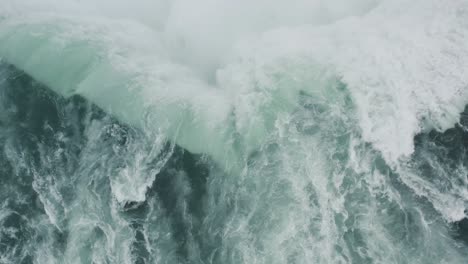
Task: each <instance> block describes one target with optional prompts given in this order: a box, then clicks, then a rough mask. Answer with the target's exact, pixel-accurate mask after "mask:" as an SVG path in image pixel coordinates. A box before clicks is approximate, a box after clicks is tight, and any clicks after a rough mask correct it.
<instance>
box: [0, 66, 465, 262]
mask: <svg viewBox="0 0 468 264" xmlns="http://www.w3.org/2000/svg"><path fill="white" fill-rule="evenodd" d="M1 69H2V71H3V74H2V75H3V76H9V77H8V78H6V79H3V80H0V100H1V101H0V107H1V109H0V145H1V146H2V151H0V204H1V207H0V255H1V256H2V258H1V259H0V263H38V262H39V263H41V261H40V260H39V261H38V260H37V259H34V258H35V256H37V251H38V250H39V251H40V250H44V249H45V248H47V249H48V250H49V251H48V252H46V253H47V254H48V256H53V257H55V258H57V259H60V258H61V256H62V254H64V252H65V251H67V250H68V251H69V250H70V249H69V246H70V243H74V241H70V234H69V230H67V229H66V228H65V226H66V225H67V223H68V221H69V220H68V215H69V214H70V212H69V210H68V208H74V207H76V206H83V205H77V204H76V203H83V204H86V203H88V201H87V200H86V199H85V200H80V199H79V198H77V197H79V196H80V193H79V192H81V191H79V190H77V187H76V186H79V185H83V182H85V185H86V186H87V188H86V189H88V190H89V192H90V194H87V195H91V194H92V195H96V197H98V198H97V199H98V200H100V201H104V202H103V203H115V200H114V198H113V197H112V191H111V190H110V188H111V187H110V182H109V177H108V176H107V175H110V174H112V173H113V170H118V169H119V168H120V166H119V164H125V163H126V159H127V158H128V157H129V156H132V151H134V145H133V144H134V142H135V141H141V140H143V141H144V139H142V138H144V135H142V134H141V133H140V132H139V131H135V130H134V129H132V128H130V127H127V126H125V125H123V124H120V123H119V122H117V121H116V120H114V119H113V118H112V117H110V116H108V115H106V114H105V113H103V112H102V111H100V110H99V109H97V108H96V107H94V106H93V105H92V104H90V103H88V102H86V101H84V100H83V99H81V98H78V97H73V98H71V99H69V100H64V99H62V98H60V97H58V96H56V95H55V94H53V93H51V92H49V91H48V90H47V89H46V88H45V87H43V86H42V85H40V84H39V83H37V82H35V81H34V80H32V79H31V78H29V77H28V76H27V75H25V74H24V73H21V72H19V71H17V70H15V69H13V68H12V67H6V66H3V67H2V68H1ZM5 73H6V74H5ZM95 125H97V126H99V129H100V131H102V133H99V135H98V136H97V137H95V138H92V139H90V138H89V134H87V133H86V131H87V129H89V128H90V127H92V126H95ZM91 141H92V142H91ZM90 142H91V143H90ZM415 142H416V151H415V154H414V157H413V161H412V166H413V167H414V168H417V169H418V170H419V171H422V172H423V174H422V175H423V177H424V179H425V180H426V181H428V182H433V183H434V184H435V185H437V186H438V188H440V189H442V190H443V189H444V188H446V190H447V191H450V190H451V189H452V188H454V186H452V185H453V178H450V180H449V179H447V180H445V181H444V177H452V175H450V172H453V171H456V170H457V168H460V167H468V159H467V155H468V108H467V109H466V110H465V112H464V113H463V114H462V118H461V120H460V123H459V124H458V125H456V126H455V128H452V129H449V130H448V131H446V132H444V133H439V132H435V131H431V132H429V133H425V134H420V135H418V136H417V137H416V138H415ZM89 145H94V146H95V147H97V148H99V151H97V152H95V153H98V155H99V157H96V158H95V159H96V160H98V161H99V162H98V163H96V164H93V165H92V166H89V167H88V168H86V169H83V168H82V167H81V166H82V165H81V164H80V160H82V159H83V156H84V155H89V153H90V149H89V148H90V147H89ZM140 147H141V146H140ZM172 147H173V146H171V145H170V144H169V143H167V146H166V150H165V151H166V152H170V151H173V153H172V154H171V155H170V158H169V160H168V161H167V163H165V165H164V167H163V169H162V170H161V172H160V173H158V175H157V177H156V179H155V181H154V182H153V184H152V186H151V188H150V189H149V191H148V192H147V193H146V200H145V201H143V202H129V203H124V204H117V205H116V207H115V208H116V212H113V211H112V210H110V211H109V212H107V211H106V210H109V209H106V208H101V209H99V208H98V209H97V210H101V211H103V212H105V213H104V214H112V213H116V214H118V215H119V217H120V218H121V219H125V221H126V222H127V223H129V228H130V231H129V234H131V236H132V239H131V242H129V245H130V254H131V255H132V256H133V257H132V259H133V261H134V263H153V262H156V260H155V257H154V255H155V254H154V252H150V249H151V247H148V243H149V242H148V239H149V238H148V235H147V233H148V232H149V231H148V228H150V227H151V225H153V224H154V221H156V222H157V221H160V220H159V219H160V218H157V217H156V218H155V217H154V215H155V211H159V212H164V215H165V217H164V219H165V221H166V222H165V223H162V224H160V225H162V226H164V225H166V226H167V232H168V234H169V236H170V237H171V241H176V242H175V243H172V242H165V240H164V239H162V240H158V241H157V243H158V246H161V243H162V244H164V243H168V246H167V247H166V248H167V250H168V251H170V252H171V254H172V255H173V256H174V257H173V258H172V261H173V262H186V261H188V259H189V256H193V252H192V251H193V250H194V249H193V247H192V245H193V244H196V245H197V246H198V250H199V252H206V253H201V254H200V256H199V258H200V259H204V260H209V259H210V258H211V257H212V253H210V252H215V251H216V248H217V246H218V245H217V243H219V242H218V241H217V240H211V241H210V240H206V239H203V237H202V236H203V232H202V225H203V221H204V218H205V217H206V214H207V212H205V209H204V203H205V202H206V201H205V200H204V199H205V195H206V188H207V178H208V175H209V170H210V166H212V165H210V164H212V163H210V162H209V161H208V159H207V158H206V157H202V156H197V155H192V154H190V153H188V152H187V151H184V150H183V149H180V148H178V147H177V146H174V149H172ZM154 163H157V161H156V160H155V161H154ZM151 164H152V163H151V162H147V164H146V167H147V168H146V169H147V173H152V170H151V167H152V165H151ZM83 170H84V172H85V173H77V171H83ZM103 171H106V172H107V175H106V174H105V173H103ZM441 174H443V176H444V177H440V175H441ZM454 175H455V173H454ZM456 175H457V176H453V177H461V178H460V181H462V180H463V177H467V175H466V174H464V175H463V174H460V173H456ZM181 184H182V185H184V184H185V185H184V186H188V187H187V188H188V191H187V192H186V193H184V194H183V195H181V193H180V192H181V187H180V186H181ZM460 184H461V185H462V183H460ZM395 185H396V186H400V187H401V188H402V189H404V188H406V187H405V186H404V185H403V184H401V183H399V182H398V180H396V182H395ZM184 188H185V187H184ZM182 189H183V188H182ZM407 192H409V191H407ZM156 200H157V201H158V202H157V203H156V202H155V201H156ZM77 201H78V202H77ZM422 203H424V201H423V202H422ZM84 207H85V208H86V206H84ZM88 207H89V208H92V205H88ZM46 210H49V211H48V212H46ZM51 215H52V216H53V218H54V219H55V220H54V221H51V218H50V217H51ZM156 215H157V214H156ZM187 218H190V220H189V221H188V220H187ZM450 227H451V235H452V236H453V238H454V239H456V240H458V241H460V243H466V244H468V220H467V219H464V220H462V221H459V222H456V223H452V224H450ZM104 230H105V229H104V228H103V227H99V226H97V227H96V228H95V229H94V231H93V234H92V236H90V241H88V242H86V241H85V242H84V244H83V243H82V244H79V245H77V246H79V247H82V248H83V251H88V250H87V249H86V247H90V248H92V247H93V246H95V245H94V244H93V243H94V242H93V241H91V240H96V241H100V239H101V237H105V233H104V232H105V231H104ZM163 248H164V245H163ZM80 252H81V251H80ZM78 255H79V257H80V261H81V262H82V263H92V262H94V261H95V260H94V259H93V258H92V257H91V256H89V255H87V254H86V253H79V254H78ZM103 261H104V263H114V262H115V260H113V259H111V258H109V257H108V256H107V257H106V256H105V257H104V260H103ZM362 261H364V260H362ZM371 262H372V261H369V263H371ZM96 263H97V262H96ZM355 263H359V261H358V262H355Z"/></svg>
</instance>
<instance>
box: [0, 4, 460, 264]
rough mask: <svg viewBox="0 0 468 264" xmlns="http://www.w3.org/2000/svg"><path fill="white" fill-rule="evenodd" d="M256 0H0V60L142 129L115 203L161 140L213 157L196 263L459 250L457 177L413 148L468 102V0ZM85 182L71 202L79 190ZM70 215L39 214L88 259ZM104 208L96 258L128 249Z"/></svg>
mask: <svg viewBox="0 0 468 264" xmlns="http://www.w3.org/2000/svg"><path fill="white" fill-rule="evenodd" d="M252 2H253V1H244V0H242V1H227V0H226V1H214V0H205V1H197V2H195V1H136V2H131V3H130V2H128V1H123V0H121V1H112V2H111V1H100V2H97V3H96V1H88V0H85V1H8V0H2V1H1V2H0V5H1V6H2V9H1V10H0V57H1V58H2V59H3V60H4V61H5V62H6V63H10V64H13V65H14V66H15V67H16V68H18V69H21V70H24V71H25V72H26V73H27V74H29V75H30V76H32V77H33V78H34V79H36V80H38V81H39V82H41V83H43V84H45V85H46V86H47V87H49V88H50V89H52V90H53V91H55V92H56V93H58V94H60V95H62V96H64V97H70V96H72V95H80V96H82V97H84V98H86V99H87V100H89V101H90V102H92V103H94V104H96V105H97V106H99V107H100V108H102V109H103V110H105V111H106V112H107V113H109V114H111V115H112V116H114V117H116V118H117V119H118V120H119V121H121V122H123V123H125V124H127V125H130V126H133V127H136V128H137V129H139V130H140V131H143V133H144V134H145V135H146V137H148V138H150V139H151V140H150V141H149V142H151V143H148V142H147V141H143V142H138V143H136V145H135V146H134V149H132V150H128V153H129V154H128V155H131V156H132V158H131V160H132V161H131V162H129V164H130V165H128V166H124V168H123V169H121V170H119V171H118V173H116V174H111V175H109V177H110V188H111V191H112V197H114V198H115V200H111V201H108V203H112V202H116V203H123V202H126V201H136V202H142V201H145V199H146V191H147V189H148V188H149V187H150V186H151V185H152V184H153V181H154V179H155V177H157V175H156V174H157V173H158V172H159V170H160V166H163V165H164V164H165V162H166V159H167V157H166V156H165V154H164V155H163V154H161V153H163V147H164V141H165V140H169V141H170V142H172V143H174V144H176V145H178V146H180V147H182V148H184V149H186V150H188V151H190V152H192V153H196V154H206V155H207V156H208V157H209V158H210V159H212V160H213V161H214V162H215V166H216V167H217V168H212V171H211V172H210V176H209V181H208V183H207V194H206V198H205V204H204V208H205V209H204V210H205V212H206V215H205V216H204V218H203V219H202V224H200V227H199V230H198V231H197V232H199V233H198V234H197V235H199V236H202V237H203V238H201V239H199V240H196V239H195V238H192V239H194V241H191V240H190V241H188V242H187V243H188V244H189V246H188V247H189V248H190V249H189V250H188V252H189V253H188V256H187V257H186V260H185V261H187V262H189V263H194V262H201V263H202V262H210V261H212V262H213V263H287V262H290V263H349V262H353V263H367V262H369V263H442V262H447V263H462V262H463V261H466V259H465V258H466V256H465V255H464V254H463V253H462V252H463V250H460V247H462V246H461V245H458V244H457V243H458V242H455V240H453V239H452V238H450V235H449V233H450V232H449V230H448V227H447V223H448V222H453V221H458V220H461V219H462V218H463V217H466V215H465V210H466V207H467V204H468V193H467V191H466V186H467V184H466V182H465V183H464V185H462V187H460V188H455V187H454V188H449V189H444V188H441V187H440V186H438V185H437V183H433V182H432V181H431V180H427V179H426V178H424V177H423V176H424V175H422V173H421V171H418V170H417V169H414V168H413V167H412V165H413V161H412V160H411V159H412V155H413V152H414V148H415V147H414V138H415V136H416V135H417V134H418V133H420V132H427V131H429V130H431V129H436V130H438V131H445V130H447V129H449V128H451V127H453V126H454V125H455V124H456V123H457V122H458V120H459V119H460V113H461V112H462V111H463V109H464V107H465V105H466V104H467V103H468V88H467V86H468V75H467V74H466V69H468V46H467V45H466V43H468V39H467V38H468V1H463V0H453V1H449V2H448V1H437V0H425V1H423V0H415V1H406V0H397V1H385V0H382V1H372V0H355V1H346V2H344V1H338V0H335V1H305V0H303V1H301V0H294V1H287V2H286V1H263V0H259V1H255V2H253V3H252ZM96 129H97V130H93V126H90V128H89V131H88V132H89V133H90V135H89V136H90V137H91V138H92V135H96V134H97V135H99V133H100V132H99V131H100V130H99V129H98V128H96ZM90 144H91V143H90ZM96 144H98V143H96ZM145 144H153V146H152V147H151V148H150V150H147V149H145V148H144V146H145ZM89 147H90V148H91V149H92V146H91V145H90V146H89ZM142 149H143V150H142ZM95 151H96V150H93V151H91V153H95ZM98 153H99V152H98ZM89 155H90V156H92V155H91V154H89ZM97 155H99V154H97ZM158 155H161V157H159V156H158ZM133 157H134V159H133ZM380 157H382V159H383V161H382V160H381V158H380ZM154 158H157V159H159V161H160V165H158V166H156V169H154V170H152V171H151V172H148V170H147V168H146V167H147V166H148V163H149V162H150V160H152V159H154ZM84 159H85V160H83V161H82V162H83V166H84V167H83V168H82V169H80V170H79V174H80V175H85V176H86V174H87V173H86V166H88V165H89V162H88V161H87V160H88V158H84ZM381 163H384V165H382V164H381ZM379 164H380V165H379ZM382 166H383V167H382ZM387 166H388V167H387ZM390 171H391V173H390ZM83 177H84V176H83ZM180 177H181V178H182V179H183V178H184V177H183V176H180ZM462 179H463V177H462ZM181 181H182V183H180V185H181V186H179V187H175V188H181V194H180V195H181V196H180V199H182V200H183V199H185V198H184V197H185V196H184V194H183V193H184V191H183V190H185V189H187V188H189V187H184V183H183V181H184V180H181ZM392 181H398V182H400V183H401V184H402V185H404V186H405V188H408V191H409V193H412V194H413V195H414V196H412V195H407V196H408V197H405V195H403V194H402V193H401V192H404V191H402V190H398V188H396V187H395V186H394V184H392V183H391V182H392ZM448 181H449V182H452V180H451V179H449V180H448ZM36 182H37V181H36ZM36 184H37V183H36ZM79 186H80V187H78V189H79V191H77V194H78V198H76V202H75V204H83V203H84V202H83V201H84V200H87V199H88V198H87V196H89V193H88V191H87V190H86V188H87V187H86V183H85V182H83V183H82V184H81V185H79ZM463 187H464V188H463ZM35 190H36V191H37V192H39V193H41V190H40V189H38V188H35ZM42 191H43V192H47V188H46V189H45V190H42ZM39 196H41V195H39ZM46 196H47V195H46ZM50 199H51V198H50V197H49V198H47V197H43V198H41V201H42V203H44V207H45V208H46V207H47V203H48V201H49V200H50ZM53 199H55V200H57V199H58V200H60V198H53ZM53 199H52V200H53ZM418 199H424V200H425V202H421V203H420V201H419V200H418ZM95 202H96V201H95ZM96 203H97V204H99V201H97V202H96ZM151 203H154V206H155V208H156V209H155V210H156V212H155V214H156V215H164V213H163V212H158V211H157V208H158V206H159V205H158V201H152V202H151ZM426 203H428V204H429V205H430V206H428V205H427V204H426ZM100 206H104V207H106V206H108V207H109V208H107V209H106V210H111V211H112V210H117V209H115V208H114V205H112V204H110V205H109V204H107V205H106V204H101V205H100ZM67 210H69V211H70V212H69V213H67V215H65V216H57V215H56V214H58V215H60V213H57V212H53V211H54V210H53V209H51V210H47V209H45V211H46V212H47V215H48V216H49V219H50V221H51V223H52V224H54V225H56V226H57V228H65V229H67V230H70V235H69V238H68V240H69V241H68V242H67V248H66V250H65V251H64V252H65V253H64V257H65V259H66V261H68V262H70V263H80V260H79V258H77V257H76V256H77V255H80V254H83V253H79V252H78V253H77V251H76V250H78V251H79V250H81V249H80V247H79V245H80V243H83V241H88V240H93V239H94V238H93V236H95V235H93V232H94V229H87V228H86V226H87V225H88V223H86V222H85V223H84V225H83V221H84V220H83V215H88V214H89V215H92V214H91V213H90V211H89V210H90V208H89V207H87V206H83V205H80V206H78V207H76V208H75V209H67ZM93 210H97V211H99V209H93ZM96 214H97V213H96ZM110 214H111V215H112V213H110ZM408 215H410V216H408ZM60 217H62V218H65V219H66V220H60ZM186 217H187V219H185V218H184V219H182V220H181V221H183V222H187V223H189V224H187V225H191V221H192V220H191V219H190V215H188V216H186ZM85 218H86V217H85ZM103 218H105V219H106V220H104V221H103V223H106V224H108V225H109V227H108V229H109V231H108V232H107V231H104V233H105V234H106V235H105V236H106V239H107V242H96V243H97V244H96V245H98V246H96V247H95V248H93V249H91V250H89V251H91V252H93V253H91V255H93V256H96V258H97V259H99V258H103V259H105V258H104V257H103V256H112V255H115V254H117V255H118V256H117V257H115V259H113V262H115V263H124V262H125V261H128V262H129V261H131V260H132V256H131V254H130V253H128V250H129V249H128V248H129V247H130V246H129V244H128V243H129V242H125V241H128V240H129V239H130V240H131V237H132V231H131V230H130V229H129V227H128V226H127V225H128V223H125V221H123V220H121V219H120V218H119V217H117V216H115V215H114V216H111V217H109V216H106V217H104V216H103ZM157 218H159V216H158V217H157ZM109 219H111V220H109ZM405 219H406V220H405ZM408 219H412V220H408ZM88 220H89V219H88ZM119 221H123V222H119ZM164 221H169V220H164ZM164 221H163V222H164ZM408 221H409V222H411V223H408ZM431 221H432V222H431ZM60 222H63V223H60ZM97 222H99V221H97ZM99 223H100V222H99ZM145 224H148V228H153V229H155V230H156V231H153V232H156V233H157V232H162V233H164V232H169V231H166V229H167V225H168V224H167V223H160V224H157V223H154V224H151V221H149V222H145ZM62 225H65V226H64V227H61V226H62ZM411 228H413V229H415V230H413V229H411ZM102 229H104V230H105V228H102ZM405 229H406V230H407V231H405ZM161 230H163V231H161ZM148 232H149V233H147V234H146V235H147V236H151V234H152V233H151V232H150V231H148ZM109 234H113V235H109ZM113 236H120V237H121V238H120V239H117V238H114V237H113ZM401 236H403V237H405V239H403V240H401ZM169 237H170V236H169ZM173 239H174V238H168V239H167V240H168V241H169V242H164V243H162V242H157V241H156V242H154V244H151V243H148V245H149V247H150V248H152V249H153V250H155V252H160V253H154V254H155V256H156V255H158V254H161V259H160V261H161V263H164V262H165V261H166V262H169V263H171V262H174V261H175V260H174V258H175V257H174V256H173V255H174V252H173V251H171V250H170V249H168V248H171V247H175V246H173V245H172V244H177V241H175V242H174V241H172V240H173ZM113 240H116V241H123V242H121V243H120V242H113ZM175 240H177V239H175ZM195 240H196V241H195ZM200 240H201V241H200ZM80 241H81V242H80ZM96 241H98V240H96ZM197 241H198V242H197ZM114 243H115V244H114ZM126 243H127V244H126ZM160 243H161V244H162V245H164V246H161V247H159V244H160ZM171 243H172V244H171ZM218 244H219V246H218ZM77 245H78V246H77ZM104 245H105V246H106V249H104ZM166 245H172V246H168V247H166ZM129 254H130V255H129ZM37 261H38V262H39V263H43V262H45V261H42V260H41V259H40V258H38V260H37ZM51 261H52V260H51ZM100 261H102V262H100ZM153 261H156V260H155V259H153ZM177 261H179V260H177ZM96 262H97V263H104V260H96Z"/></svg>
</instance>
